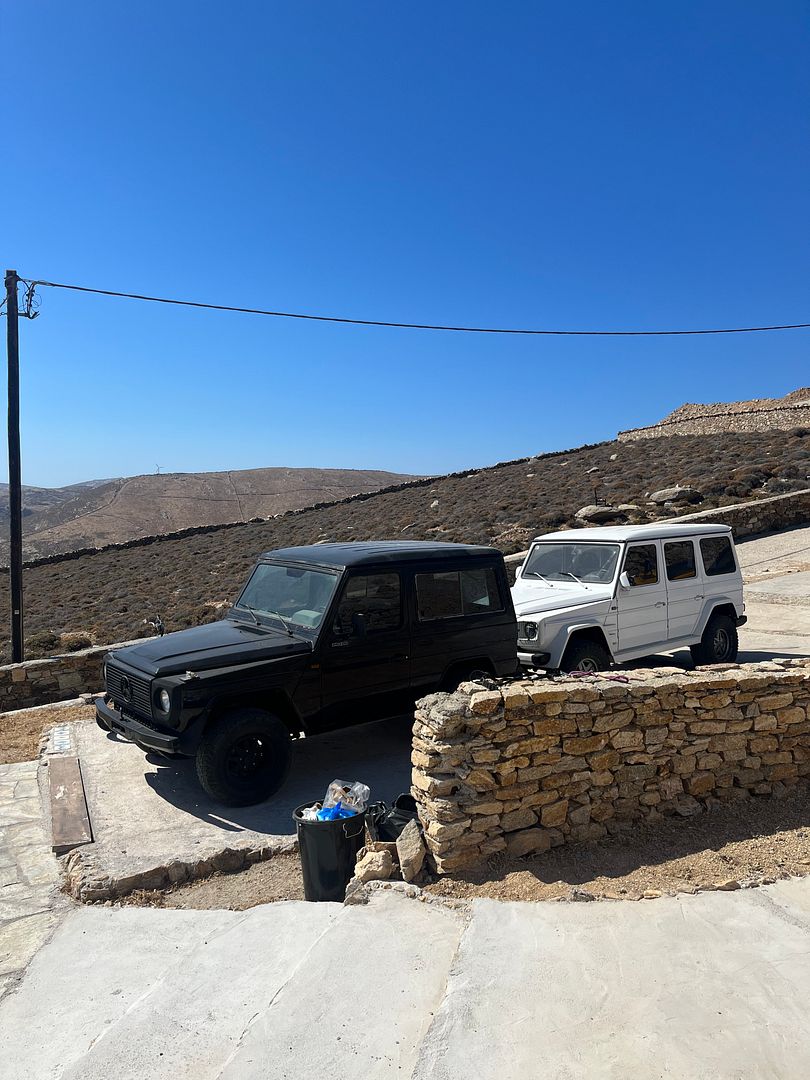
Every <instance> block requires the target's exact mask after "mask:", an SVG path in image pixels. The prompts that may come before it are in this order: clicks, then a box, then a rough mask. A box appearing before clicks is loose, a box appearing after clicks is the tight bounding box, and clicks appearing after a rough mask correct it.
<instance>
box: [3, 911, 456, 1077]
mask: <svg viewBox="0 0 810 1080" xmlns="http://www.w3.org/2000/svg"><path fill="white" fill-rule="evenodd" d="M462 927H463V920H462V919H461V918H460V917H459V916H458V915H457V914H455V913H453V912H451V911H449V910H447V909H444V908H441V907H438V906H436V905H428V904H421V903H418V902H414V901H402V900H401V898H399V897H398V896H395V895H393V894H380V895H379V896H375V897H374V898H373V899H372V901H370V903H369V905H368V907H366V908H358V907H354V908H344V907H342V906H340V905H337V904H305V903H302V902H294V901H291V902H287V903H280V904H273V905H266V906H264V907H260V908H252V909H251V910H249V911H247V912H226V911H217V912H213V911H212V912H187V911H163V910H152V909H138V908H124V909H110V908H85V909H82V910H80V911H77V912H75V913H74V914H73V915H71V916H70V917H68V918H67V919H66V920H65V922H64V924H63V926H62V927H61V928H60V930H59V932H58V933H57V935H56V937H55V939H54V941H53V942H52V945H51V946H49V947H48V948H47V949H45V950H44V951H43V952H41V953H40V954H39V956H38V957H37V958H36V959H35V960H34V962H33V963H32V965H31V968H30V970H29V973H28V976H27V978H26V981H25V984H24V985H23V986H22V987H21V988H20V990H19V991H18V992H17V994H15V995H13V996H12V997H10V998H9V999H8V1000H7V1002H6V1003H5V1007H4V1008H2V1009H0V1075H2V1076H3V1077H4V1078H5V1080H45V1078H60V1080H79V1078H81V1080H109V1077H110V1076H111V1075H114V1076H116V1077H117V1078H118V1080H149V1078H158V1077H161V1078H162V1077H165V1076H172V1077H175V1078H178V1080H179V1078H189V1080H191V1078H193V1080H209V1078H210V1080H214V1078H218V1077H220V1076H221V1077H239V1080H243V1078H245V1080H247V1078H250V1077H253V1076H256V1077H258V1076H261V1077H262V1080H265V1078H267V1077H273V1078H274V1080H281V1078H282V1077H288V1076H289V1077H296V1078H299V1077H300V1078H301V1080H303V1078H306V1080H312V1078H317V1077H328V1076H330V1075H335V1068H336V1066H338V1067H337V1075H340V1076H341V1077H342V1078H344V1080H349V1078H350V1077H355V1076H356V1077H358V1080H359V1078H361V1077H362V1078H363V1080H371V1078H374V1077H383V1076H385V1077H387V1076H403V1075H404V1076H408V1075H410V1071H411V1067H412V1064H413V1058H414V1054H415V1050H416V1047H417V1046H418V1045H419V1042H420V1040H421V1037H422V1035H423V1034H424V1032H425V1031H426V1030H427V1028H428V1026H429V1024H430V1021H431V1017H432V1014H433V1012H434V1011H435V1010H436V1008H438V1005H439V1002H440V1001H441V996H442V992H443V988H444V982H445V979H446V975H447V971H448V969H449V966H450V962H451V960H452V956H453V954H454V952H455V950H456V947H457V944H458V940H459V937H460V935H461V932H462ZM31 1016H38V1017H43V1018H44V1017H47V1023H43V1024H39V1025H31V1024H30V1022H29V1020H30V1017H31ZM27 1018H28V1019H27ZM338 1063H339V1064H338Z"/></svg>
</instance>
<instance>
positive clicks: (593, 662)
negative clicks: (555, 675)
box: [560, 638, 611, 671]
mask: <svg viewBox="0 0 810 1080" xmlns="http://www.w3.org/2000/svg"><path fill="white" fill-rule="evenodd" d="M610 664H611V659H610V653H609V652H608V651H607V649H606V648H605V647H604V645H600V644H599V642H598V641H590V640H589V639H588V638H579V639H574V641H571V642H569V644H568V648H567V649H566V650H565V655H564V656H563V658H562V663H561V664H560V671H607V669H608V668H609V667H610Z"/></svg>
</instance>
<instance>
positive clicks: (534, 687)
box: [412, 660, 810, 873]
mask: <svg viewBox="0 0 810 1080" xmlns="http://www.w3.org/2000/svg"><path fill="white" fill-rule="evenodd" d="M629 680H630V681H628V682H627V683H622V682H617V681H613V680H608V679H604V678H597V679H593V680H588V681H587V682H586V681H585V680H582V679H578V678H574V677H568V678H561V679H559V680H535V681H527V682H517V683H513V684H510V685H506V686H504V687H503V688H501V689H495V690H492V689H486V688H484V687H482V686H481V685H479V684H474V683H467V684H463V685H462V687H460V689H459V691H458V692H456V693H455V694H434V695H431V696H430V697H427V698H424V699H423V700H422V701H420V702H419V703H418V705H417V711H416V718H415V723H414V736H413V752H412V763H413V789H412V790H413V794H414V796H415V798H416V800H417V804H418V807H419V815H420V818H421V820H422V824H423V827H424V830H425V837H426V841H427V844H428V848H429V851H430V853H431V855H432V857H433V860H434V862H435V865H436V868H437V870H438V871H439V872H440V873H451V872H453V871H455V870H459V869H462V868H465V867H469V866H472V865H475V864H476V863H481V862H483V861H485V860H486V859H487V858H488V857H489V856H491V855H494V854H496V853H498V852H503V851H505V852H506V853H507V854H509V855H514V856H522V855H528V854H532V853H541V852H544V851H547V850H548V849H549V848H551V847H555V846H557V845H560V844H567V843H579V842H583V841H596V840H600V839H602V838H603V837H606V836H608V835H610V834H613V833H615V832H618V831H621V830H623V829H626V828H627V826H628V824H630V823H632V822H634V821H637V820H640V819H644V820H647V821H657V820H661V819H662V818H663V817H664V816H665V815H680V816H684V817H688V816H690V815H692V814H695V813H699V812H700V811H701V809H702V808H703V807H704V806H706V805H710V804H711V803H713V802H716V801H726V800H731V799H745V798H748V797H751V796H767V795H771V794H774V793H779V792H782V791H784V790H785V788H786V787H787V786H790V785H793V784H796V783H798V782H800V781H803V780H804V779H805V778H806V777H808V776H810V661H807V660H788V661H780V662H768V663H765V664H749V665H740V666H739V667H733V668H732V667H726V668H723V669H719V670H718V669H703V670H697V671H683V672H677V673H675V672H674V671H673V670H672V669H669V671H668V672H667V673H666V674H663V675H661V674H655V673H652V672H632V673H630V675H629Z"/></svg>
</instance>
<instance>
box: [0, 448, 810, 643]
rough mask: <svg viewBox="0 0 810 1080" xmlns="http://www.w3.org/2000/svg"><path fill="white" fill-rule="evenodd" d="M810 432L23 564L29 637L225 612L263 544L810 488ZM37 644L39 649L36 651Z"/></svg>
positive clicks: (506, 524)
mask: <svg viewBox="0 0 810 1080" xmlns="http://www.w3.org/2000/svg"><path fill="white" fill-rule="evenodd" d="M808 473H810V436H806V435H805V434H804V433H803V429H799V430H798V431H797V432H796V433H789V432H788V433H785V432H779V431H769V432H758V433H753V434H726V435H715V436H712V437H709V438H707V437H701V436H675V437H673V438H670V439H654V440H649V441H645V442H629V443H620V442H609V443H601V444H599V445H597V446H591V447H582V448H580V449H578V450H572V451H566V452H564V453H559V454H547V455H541V456H539V457H536V458H530V459H523V460H520V461H513V462H507V463H504V464H502V465H497V466H494V467H492V468H489V469H480V470H477V471H471V472H469V473H459V474H454V475H451V476H445V477H439V478H435V479H433V480H427V481H420V482H417V483H414V484H409V485H407V486H405V487H402V488H400V489H398V490H393V491H388V492H379V493H377V494H374V495H369V496H363V497H357V498H354V499H352V500H351V501H348V502H343V503H337V504H334V505H330V506H322V507H319V508H312V509H308V510H300V511H297V512H292V513H289V514H286V515H284V516H283V517H278V518H275V519H273V520H272V521H266V522H260V523H257V524H247V525H236V526H231V527H221V528H216V529H214V530H212V531H208V532H198V533H196V534H194V535H191V536H176V537H162V538H158V539H156V540H154V541H152V542H149V543H141V542H138V543H137V544H136V545H135V546H131V547H128V548H126V549H121V548H111V549H108V550H105V551H100V552H97V553H93V554H89V555H79V556H77V557H66V558H64V559H60V560H58V561H54V562H49V563H47V564H45V565H40V566H35V567H32V568H29V569H28V570H27V571H26V574H25V608H26V634H27V636H29V637H31V636H34V635H37V634H40V635H43V634H44V633H48V634H51V635H52V636H51V638H50V641H51V644H50V645H48V644H47V641H48V640H49V639H48V638H46V637H44V636H42V637H41V638H40V646H39V647H40V648H41V649H43V650H45V651H47V650H51V651H53V650H55V649H56V648H57V643H56V642H55V640H54V637H53V635H58V634H61V633H66V632H70V631H73V632H81V633H84V634H87V635H90V636H91V637H92V638H93V640H95V641H96V642H98V643H104V642H111V641H121V640H125V639H127V638H131V637H135V636H138V635H141V634H144V633H146V632H148V628H147V627H145V626H144V623H143V620H144V618H146V617H149V616H154V615H155V614H160V615H161V616H162V618H163V619H164V621H165V622H166V625H167V627H168V629H170V630H175V629H180V628H181V627H184V626H190V625H193V624H194V623H196V622H202V621H207V620H210V619H213V618H216V617H218V614H219V613H220V612H221V610H222V605H223V604H225V603H226V602H228V601H231V600H233V599H234V598H235V596H236V593H237V590H238V589H239V586H240V584H241V582H242V581H243V579H244V577H245V575H246V574H247V571H248V569H249V568H250V566H251V564H252V563H253V561H254V559H255V558H256V556H257V554H258V553H259V552H261V551H266V550H268V549H271V548H274V547H280V546H283V545H287V544H312V543H316V542H317V541H319V540H348V539H357V540H363V539H386V538H387V539H397V538H399V537H403V538H410V539H426V540H430V539H440V540H454V541H462V540H463V541H469V542H472V543H482V542H483V543H494V544H496V545H497V546H499V547H500V548H501V549H502V550H503V551H504V552H506V553H509V552H512V551H518V550H520V549H521V547H522V546H523V545H524V544H525V543H526V541H527V540H528V538H529V537H530V536H531V535H532V534H536V533H537V532H540V531H545V530H550V529H554V528H557V527H560V526H564V525H569V524H570V525H574V524H580V523H579V522H576V521H575V519H574V514H575V513H576V511H577V510H578V509H579V508H580V507H582V506H584V505H585V504H588V503H593V502H594V497H595V496H594V489H595V490H596V498H598V500H599V501H600V502H606V503H611V504H613V505H618V504H620V503H627V504H634V505H636V506H637V507H638V509H637V510H630V511H626V512H625V519H626V520H628V521H630V522H631V523H635V522H638V523H640V522H643V521H646V520H651V519H653V518H655V517H657V516H663V517H666V516H670V515H671V513H672V511H671V510H669V509H667V508H665V507H662V506H658V505H655V504H654V503H652V502H651V501H650V500H649V499H648V494H649V493H652V492H655V491H657V490H658V489H660V488H666V487H672V486H674V485H677V484H680V485H681V486H690V487H694V488H696V489H698V491H700V492H701V493H702V494H703V497H704V501H703V503H702V506H704V507H707V508H708V507H711V506H717V505H723V504H728V503H732V502H738V501H739V500H741V499H746V498H754V497H756V496H758V495H763V496H764V495H770V494H774V493H778V492H781V491H790V490H797V489H799V488H804V487H808V486H810V485H808ZM7 626H8V577H7V575H5V574H4V575H3V576H2V577H0V633H2V639H3V643H5V639H6V637H7V634H6V627H7ZM30 655H34V651H33V650H31V652H30Z"/></svg>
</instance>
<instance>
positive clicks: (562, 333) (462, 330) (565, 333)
mask: <svg viewBox="0 0 810 1080" xmlns="http://www.w3.org/2000/svg"><path fill="white" fill-rule="evenodd" d="M26 284H27V285H29V286H37V285H42V286H46V287H47V288H49V289H69V290H71V291H72V292H82V293H93V294H95V295H97V296H116V297H120V298H122V299H124V300H146V301H149V302H150V303H153V304H174V305H177V306H179V307H193V308H204V309H206V310H209V311H234V312H238V313H240V314H243V315H269V316H272V317H273V318H276V319H304V320H307V321H309V322H328V323H348V324H350V325H352V326H382V327H392V328H394V329H398V330H445V331H450V332H452V333H459V334H525V335H531V336H550V337H554V336H557V337H684V336H690V335H698V334H759V333H765V332H767V331H772V330H806V329H808V328H810V322H802V323H782V324H779V325H774V326H733V327H723V328H712V329H701V330H535V329H517V328H514V327H503V326H449V325H437V324H435V323H412V322H390V321H388V320H385V319H350V318H346V317H343V316H339V315H310V314H305V313H303V312H300V311H271V310H265V309H263V308H249V307H233V306H231V305H229V304H206V303H203V302H201V301H199V300H175V299H170V298H169V297H166V296H145V295H143V294H141V293H128V292H117V291H115V290H113V289H92V288H89V287H88V286H86V285H66V284H65V283H64V282H58V281H37V280H35V281H30V282H26Z"/></svg>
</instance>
